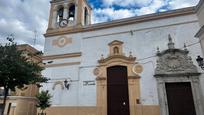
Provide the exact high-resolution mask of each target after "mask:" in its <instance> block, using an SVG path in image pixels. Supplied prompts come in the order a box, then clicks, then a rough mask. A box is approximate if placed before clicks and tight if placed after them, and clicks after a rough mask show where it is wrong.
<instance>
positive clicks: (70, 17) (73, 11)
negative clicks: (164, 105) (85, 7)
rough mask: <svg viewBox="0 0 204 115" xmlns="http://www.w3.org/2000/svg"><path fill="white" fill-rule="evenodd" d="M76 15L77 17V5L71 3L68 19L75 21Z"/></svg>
mask: <svg viewBox="0 0 204 115" xmlns="http://www.w3.org/2000/svg"><path fill="white" fill-rule="evenodd" d="M74 17H75V5H71V6H70V7H69V18H68V20H71V21H73V20H74Z"/></svg>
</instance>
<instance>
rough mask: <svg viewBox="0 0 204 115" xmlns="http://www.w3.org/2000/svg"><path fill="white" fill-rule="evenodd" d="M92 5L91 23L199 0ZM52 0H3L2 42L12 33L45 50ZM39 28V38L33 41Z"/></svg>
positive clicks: (102, 0)
mask: <svg viewBox="0 0 204 115" xmlns="http://www.w3.org/2000/svg"><path fill="white" fill-rule="evenodd" d="M87 1H88V2H89V3H90V5H91V6H92V8H93V14H92V23H101V22H107V21H111V20H116V19H121V18H127V17H133V16H140V15H145V14H151V13H155V12H164V11H168V10H173V9H179V8H184V7H190V6H195V5H196V4H197V3H198V2H199V0H87ZM49 2H50V0H0V42H1V43H5V39H6V37H7V36H8V35H10V34H13V35H14V37H15V40H16V42H17V43H18V44H25V43H26V44H30V45H33V46H34V47H35V48H37V49H39V50H43V45H44V36H43V34H44V33H45V32H46V29H47V24H48V17H49V8H50V3H49ZM34 31H36V35H37V41H36V44H34V38H35V34H34Z"/></svg>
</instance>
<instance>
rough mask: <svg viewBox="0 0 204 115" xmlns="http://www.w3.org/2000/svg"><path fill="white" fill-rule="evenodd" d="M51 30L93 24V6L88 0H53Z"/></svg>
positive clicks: (49, 26)
mask: <svg viewBox="0 0 204 115" xmlns="http://www.w3.org/2000/svg"><path fill="white" fill-rule="evenodd" d="M50 3H51V9H50V17H49V24H48V31H49V30H58V29H64V30H65V29H71V28H75V27H78V28H80V27H83V26H86V25H89V24H91V10H92V9H91V7H90V5H89V4H88V2H87V1H86V0H52V1H51V2H50Z"/></svg>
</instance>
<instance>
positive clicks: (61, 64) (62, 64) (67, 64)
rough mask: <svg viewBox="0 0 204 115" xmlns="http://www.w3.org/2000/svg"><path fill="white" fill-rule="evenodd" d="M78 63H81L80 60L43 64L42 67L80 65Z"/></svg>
mask: <svg viewBox="0 0 204 115" xmlns="http://www.w3.org/2000/svg"><path fill="white" fill-rule="evenodd" d="M80 64H81V62H69V63H60V64H50V65H44V67H45V68H48V67H60V66H71V65H80Z"/></svg>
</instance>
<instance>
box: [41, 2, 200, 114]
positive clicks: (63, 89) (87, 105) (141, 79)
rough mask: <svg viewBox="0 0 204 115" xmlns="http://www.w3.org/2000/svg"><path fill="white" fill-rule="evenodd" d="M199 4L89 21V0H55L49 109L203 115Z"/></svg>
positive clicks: (48, 43) (48, 46)
mask: <svg viewBox="0 0 204 115" xmlns="http://www.w3.org/2000/svg"><path fill="white" fill-rule="evenodd" d="M198 6H199V8H202V7H204V5H203V1H201V2H200V3H199V5H198ZM198 6H195V7H189V8H184V9H178V10H173V11H167V12H162V13H155V14H149V15H144V16H137V17H132V18H126V19H120V20H115V21H111V22H105V23H99V24H91V12H92V9H91V7H90V6H89V4H88V3H87V1H86V0H52V1H51V10H50V18H49V24H48V29H47V32H46V34H45V49H44V56H43V62H44V63H46V65H45V70H44V71H43V72H42V74H43V75H44V76H45V77H48V78H50V79H51V80H50V82H48V83H46V84H43V88H42V90H49V91H50V93H51V94H52V96H53V97H52V106H51V108H49V109H47V111H46V112H47V114H48V115H150V114H151V115H204V106H203V104H204V102H203V101H204V97H203V95H204V75H203V74H201V73H203V72H202V71H203V70H201V69H200V67H199V66H198V64H197V62H196V58H197V56H198V55H201V56H202V55H203V53H202V48H201V45H202V44H201V45H200V39H198V38H196V37H195V35H196V33H198V31H199V29H200V28H201V25H200V21H199V19H200V18H199V17H204V14H199V15H197V11H198ZM201 12H202V9H201Z"/></svg>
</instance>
